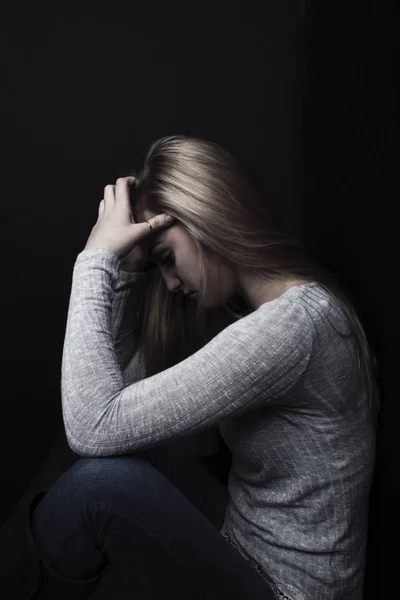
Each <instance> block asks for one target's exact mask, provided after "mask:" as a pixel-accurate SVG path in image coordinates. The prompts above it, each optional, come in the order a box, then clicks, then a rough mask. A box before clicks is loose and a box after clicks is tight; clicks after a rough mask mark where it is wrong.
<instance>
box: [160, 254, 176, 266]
mask: <svg viewBox="0 0 400 600" xmlns="http://www.w3.org/2000/svg"><path fill="white" fill-rule="evenodd" d="M161 262H162V264H163V265H169V266H172V265H173V264H174V255H173V253H172V252H171V251H168V252H166V254H164V255H163V256H162V260H161Z"/></svg>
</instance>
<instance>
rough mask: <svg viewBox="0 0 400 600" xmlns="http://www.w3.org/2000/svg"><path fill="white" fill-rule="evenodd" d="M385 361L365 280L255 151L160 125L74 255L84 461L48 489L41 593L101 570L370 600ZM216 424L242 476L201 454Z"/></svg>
mask: <svg viewBox="0 0 400 600" xmlns="http://www.w3.org/2000/svg"><path fill="white" fill-rule="evenodd" d="M165 214H168V215H171V216H172V217H174V221H173V222H172V223H166V222H164V221H163V217H164V215H165ZM375 366H376V363H375V359H374V354H373V351H372V349H371V345H370V344H369V343H368V340H367V337H366V334H365V331H364V329H363V326H362V324H361V322H360V319H359V317H358V316H357V312H356V309H355V308H354V305H353V302H352V301H351V300H350V298H349V294H348V293H347V292H345V291H344V289H343V288H342V286H340V284H339V283H338V282H337V281H336V279H335V278H334V276H333V275H332V274H331V273H328V272H327V270H325V269H324V268H323V267H322V266H321V265H318V264H317V263H316V262H315V260H314V259H313V258H312V257H311V256H310V255H309V254H308V253H307V252H306V250H305V249H304V247H303V246H302V245H301V244H300V243H298V242H297V241H295V240H294V239H292V237H291V236H289V235H288V234H287V233H284V232H283V231H282V229H281V227H279V226H278V225H277V223H276V219H275V218H274V216H273V214H272V211H271V209H270V208H269V207H268V205H267V203H266V201H265V199H264V198H263V197H262V196H261V195H260V194H259V193H258V192H257V191H256V190H255V189H254V186H252V185H251V184H250V182H249V179H248V178H247V177H246V176H245V175H244V174H243V172H242V170H241V168H240V167H239V165H238V163H237V161H236V160H235V159H234V158H233V157H232V156H231V155H230V154H229V153H228V152H227V151H226V150H225V149H223V148H221V147H220V146H218V145H217V144H214V143H211V142H209V141H206V140H202V139H199V138H194V137H190V136H184V135H176V136H168V137H164V138H161V139H159V140H157V141H155V142H154V143H153V144H152V145H151V146H150V148H149V149H148V150H147V152H146V153H145V154H144V155H143V157H142V159H141V162H140V165H139V167H138V168H137V169H136V170H135V171H133V172H132V173H131V174H130V177H128V178H121V179H118V181H117V182H116V185H115V186H112V185H108V186H106V188H105V194H104V200H103V201H102V202H101V203H100V207H99V218H98V221H97V223H96V225H95V227H94V228H93V229H92V232H91V235H90V237H89V239H88V243H87V245H86V247H85V249H84V250H83V251H82V252H81V253H80V254H79V255H78V257H77V260H76V263H75V266H74V272H73V279H72V291H71V299H70V306H69V312H68V321H67V328H66V334H65V343H64V352H63V361H62V408H63V419H64V424H65V431H66V436H67V439H68V443H69V445H70V447H71V448H72V450H74V451H75V452H76V453H77V454H78V455H79V456H80V457H81V458H80V459H78V460H77V462H75V463H74V464H73V466H72V467H70V468H69V469H68V470H67V471H66V472H65V473H64V474H63V475H62V477H61V478H60V479H59V480H58V481H57V482H56V483H55V484H54V486H53V487H52V488H51V489H50V490H48V491H47V493H42V494H40V495H39V496H37V497H35V498H34V500H33V502H32V505H31V510H30V514H29V523H30V529H29V535H30V541H31V544H32V547H33V548H34V549H35V552H36V553H37V555H38V556H39V558H40V564H41V568H42V580H41V583H40V585H38V588H37V591H36V594H35V595H34V596H32V597H33V598H35V599H36V600H37V599H43V598H48V597H63V598H67V597H68V598H69V597H71V598H74V599H77V598H88V597H89V596H90V594H91V593H92V592H93V591H94V589H95V588H96V586H97V585H98V583H99V581H100V579H102V583H103V582H105V583H104V585H106V583H107V582H109V583H110V585H117V586H118V585H119V586H120V587H121V589H122V587H123V588H124V589H125V590H126V594H127V596H126V597H129V598H133V597H135V598H141V599H143V598H146V599H147V598H149V599H150V598H174V599H180V598H185V600H186V599H188V598H190V599H197V598H199V599H200V598H204V599H205V598H209V599H215V600H217V599H218V600H220V599H226V600H227V599H240V600H243V599H244V598H246V600H252V599H261V598H263V599H264V600H266V599H272V598H279V599H286V600H349V598H352V599H353V600H357V599H361V598H362V588H363V578H364V565H365V551H366V540H367V519H368V500H369V491H370V485H371V479H372V473H373V467H374V456H375V417H376V409H377V404H378V389H377V385H376V377H375ZM218 435H221V436H222V438H223V440H224V442H225V444H226V445H227V447H228V448H229V450H230V452H231V454H232V464H231V468H230V472H229V480H228V484H227V486H226V485H225V484H224V482H222V481H220V480H219V479H217V477H216V476H214V475H213V474H212V473H211V471H209V470H208V468H207V466H206V465H205V462H204V461H203V460H202V455H209V454H212V453H213V452H214V451H215V450H216V449H217V446H215V445H214V446H213V436H217V437H216V439H217V442H218ZM51 594H53V595H51ZM62 594H64V595H62ZM68 594H70V595H68ZM118 597H119V596H118Z"/></svg>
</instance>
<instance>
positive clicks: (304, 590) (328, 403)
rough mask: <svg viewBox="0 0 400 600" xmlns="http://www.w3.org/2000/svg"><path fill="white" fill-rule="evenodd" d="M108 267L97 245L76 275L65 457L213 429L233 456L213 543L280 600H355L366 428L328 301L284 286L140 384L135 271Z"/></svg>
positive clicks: (313, 289)
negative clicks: (220, 539)
mask: <svg viewBox="0 0 400 600" xmlns="http://www.w3.org/2000/svg"><path fill="white" fill-rule="evenodd" d="M119 266H120V261H119V259H118V257H117V256H116V255H115V254H113V253H111V252H109V251H108V250H105V249H88V250H84V251H82V252H81V253H80V254H79V255H78V257H77V259H76V263H75V266H74V271H73V276H72V289H71V297H70V303H69V310H68V318H67V325H66V332H65V341H64V349H63V358H62V381H61V388H62V390H61V391H62V410H63V420H64V425H65V431H66V436H67V439H68V443H69V446H70V447H71V449H72V450H73V451H74V452H76V453H77V454H79V455H81V456H85V457H97V456H119V455H123V454H129V453H135V452H138V451H143V450H146V449H149V448H151V447H154V446H157V445H160V444H162V443H167V442H168V443H169V442H172V443H173V442H174V441H179V440H180V439H190V438H191V436H194V437H193V439H195V437H196V435H198V434H201V433H202V432H212V431H213V429H214V430H215V429H217V430H218V429H219V432H220V434H221V435H222V437H223V439H224V441H225V443H226V444H227V446H228V448H229V449H230V451H231V453H232V466H231V470H230V474H229V481H228V490H229V503H228V507H227V511H226V517H225V523H224V525H223V527H222V529H221V534H222V535H224V537H225V538H226V539H228V541H229V542H230V543H231V544H232V545H233V546H234V547H236V548H237V549H238V551H239V552H240V553H241V554H242V555H243V557H244V558H245V559H246V560H248V561H249V562H250V563H251V564H252V565H253V566H254V567H255V568H257V570H258V571H259V572H260V573H261V575H262V576H264V577H265V578H266V580H267V581H268V582H269V583H270V585H271V586H272V587H273V589H274V591H275V594H276V597H277V598H280V599H285V598H289V599H290V600H350V599H351V600H358V599H361V598H362V584H363V577H364V566H365V550H366V539H367V516H368V499H369V491H370V485H371V479H372V472H373V466H374V456H375V429H374V424H373V419H372V417H371V416H370V413H369V410H368V407H367V402H366V396H365V392H364V391H360V392H359V393H358V394H357V393H356V387H355V384H356V355H355V346H354V339H353V336H352V335H351V329H350V324H349V322H348V320H347V317H346V315H345V314H344V313H343V312H342V310H341V309H340V307H339V306H338V305H337V303H336V302H335V299H334V298H333V296H331V295H330V294H328V293H327V292H326V291H325V290H324V289H323V288H322V287H321V286H320V285H319V284H317V283H307V284H303V285H298V286H295V287H292V288H290V289H288V290H287V291H286V292H285V293H284V294H282V295H281V296H280V297H279V298H277V299H275V300H272V301H270V302H266V303H264V304H262V305H261V306H260V307H259V308H258V309H257V310H255V311H253V312H251V313H250V314H249V315H247V316H245V317H243V318H241V319H239V320H238V321H236V322H234V323H233V324H232V325H229V326H228V327H226V328H225V329H224V330H223V331H221V332H220V333H219V334H218V335H216V336H215V337H214V338H213V339H212V340H211V341H210V342H209V343H208V344H206V345H205V346H204V347H203V348H201V349H200V350H199V351H197V352H196V353H195V354H193V355H192V356H190V357H189V358H187V359H185V360H183V361H182V362H180V363H179V364H177V365H175V366H173V367H171V368H169V369H167V370H165V371H163V372H162V373H159V374H157V375H154V376H152V377H148V378H144V374H143V373H144V371H143V361H142V360H141V351H140V345H139V344H138V343H136V340H135V335H136V334H135V331H136V330H135V325H136V321H135V317H136V308H135V307H137V304H136V303H137V301H138V299H139V298H140V292H141V283H142V282H143V280H144V278H145V277H146V273H127V272H124V271H121V270H120V269H119ZM188 436H189V437H188Z"/></svg>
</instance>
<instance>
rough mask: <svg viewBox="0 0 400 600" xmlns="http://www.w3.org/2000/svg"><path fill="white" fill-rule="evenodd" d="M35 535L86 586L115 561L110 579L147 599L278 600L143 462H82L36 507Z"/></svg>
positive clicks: (60, 568) (59, 566)
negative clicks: (125, 585) (129, 586)
mask: <svg viewBox="0 0 400 600" xmlns="http://www.w3.org/2000/svg"><path fill="white" fill-rule="evenodd" d="M32 531H33V535H34V538H35V541H36V543H37V544H38V546H39V548H40V549H41V551H42V555H43V556H44V557H45V559H46V560H47V561H48V562H49V564H50V566H51V568H52V569H53V570H54V571H55V572H57V573H58V574H60V575H61V576H63V577H68V578H71V579H74V580H86V579H89V578H90V577H93V576H94V575H95V574H96V573H98V572H100V571H101V570H102V569H103V568H104V565H105V564H107V563H108V565H109V579H110V580H113V581H115V582H116V583H119V582H123V583H125V584H129V585H131V586H132V593H133V594H134V595H137V597H140V598H149V599H151V598H158V597H159V596H160V595H161V596H162V597H163V598H169V597H170V598H174V599H175V600H178V599H179V598H185V600H186V599H187V598H188V597H190V598H192V599H193V600H196V599H203V598H204V599H206V598H208V599H215V600H217V599H218V600H228V599H229V600H235V599H238V600H239V599H240V600H242V599H243V598H246V599H247V600H253V599H254V600H258V599H261V598H262V599H263V600H269V599H271V600H272V599H273V597H274V596H273V594H272V592H271V590H270V588H269V587H268V585H267V583H266V582H265V581H264V579H263V578H262V577H261V575H259V574H258V573H257V571H256V570H255V569H254V568H253V567H252V566H251V565H250V564H249V563H247V561H246V560H245V559H244V558H243V557H242V556H241V555H240V553H239V552H238V551H237V550H235V549H234V548H232V546H230V544H229V543H228V542H227V541H226V540H225V539H224V538H223V537H222V535H221V534H220V533H219V530H218V528H217V527H215V526H214V525H213V524H212V522H210V520H209V519H208V518H207V517H206V516H205V515H204V514H202V512H201V511H200V510H198V509H197V508H196V507H195V506H194V505H193V503H192V502H191V501H189V500H188V498H187V497H186V496H185V495H184V494H183V493H182V492H181V491H179V489H178V488H177V487H175V485H173V483H172V482H171V481H170V480H169V479H167V478H166V477H165V476H164V475H163V474H162V473H161V472H160V471H159V470H158V469H156V468H155V467H154V466H153V465H152V464H151V463H150V462H148V461H146V460H144V458H141V457H138V456H122V457H110V458H95V459H81V460H78V462H76V463H75V464H74V465H73V466H72V467H70V469H68V471H67V472H66V473H64V474H63V475H62V476H61V478H60V479H59V480H58V481H57V482H56V484H55V485H54V486H53V487H52V488H51V489H50V490H49V491H48V493H47V494H46V496H45V497H44V498H43V499H42V501H41V502H40V504H39V505H38V507H37V508H36V510H35V513H34V515H33V519H32ZM139 591H140V593H139ZM169 594H170V595H169Z"/></svg>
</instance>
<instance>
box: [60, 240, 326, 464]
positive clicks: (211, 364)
mask: <svg viewBox="0 0 400 600" xmlns="http://www.w3.org/2000/svg"><path fill="white" fill-rule="evenodd" d="M119 264H120V261H119V258H118V257H117V256H116V255H115V254H113V253H111V252H109V251H108V250H106V249H88V250H84V251H83V252H81V253H80V254H79V255H78V257H77V260H76V262H75V266H74V271H73V276H72V289H71V296H70V303H69V308H68V317H67V326H66V332H65V340H64V349H63V357H62V380H61V392H62V393H61V397H62V411H63V420H64V426H65V431H66V436H67V440H68V443H69V445H70V447H71V449H72V450H74V451H75V452H76V453H77V454H79V455H81V456H88V457H96V456H113V455H121V454H125V453H129V452H133V451H138V450H144V449H146V448H151V447H153V446H156V445H158V444H162V443H165V442H168V441H176V440H179V439H180V438H183V437H185V436H188V435H192V434H197V433H200V432H202V431H207V430H209V429H210V428H213V427H215V426H217V425H218V424H219V423H221V422H223V421H224V420H226V419H230V418H232V417H236V416H239V415H241V414H243V413H244V412H246V411H249V410H252V409H255V408H257V407H260V406H263V405H266V404H267V403H268V402H270V401H271V400H272V399H274V398H278V397H279V396H282V395H283V394H284V393H285V392H286V391H287V390H289V389H290V388H291V387H292V386H294V385H295V384H296V383H297V381H298V380H299V378H300V377H301V376H302V374H303V373H304V371H305V369H306V368H307V365H308V363H309V360H310V356H311V351H312V343H313V331H314V329H313V327H312V323H311V322H310V318H309V316H308V314H307V311H306V310H305V308H304V307H303V306H302V305H301V304H299V303H296V302H290V301H287V300H285V299H283V298H282V299H280V298H278V299H277V300H276V301H273V302H268V303H265V304H263V305H262V306H261V307H260V308H259V309H258V310H256V311H253V312H252V313H251V314H250V315H248V316H247V317H244V318H242V319H240V320H239V321H237V322H235V323H233V324H232V325H229V326H228V327H226V328H225V329H224V330H223V331H221V332H220V333H219V334H218V335H216V336H215V337H214V338H213V339H212V340H211V341H210V342H209V343H208V344H206V345H205V346H203V347H202V348H201V349H200V350H198V351H197V352H195V353H194V354H193V355H191V356H189V357H188V358H186V359H185V360H183V361H181V362H180V363H179V364H177V365H174V366H173V367H171V368H169V369H166V370H165V371H163V372H161V373H158V374H156V375H153V376H151V377H148V378H146V379H141V380H140V381H135V382H134V383H131V384H126V382H125V381H124V377H123V373H122V370H121V362H120V361H119V359H118V353H117V352H116V349H115V343H114V342H115V331H117V330H118V331H121V329H120V327H121V322H120V324H119V325H118V324H117V321H116V322H115V323H114V325H113V326H112V324H111V317H112V314H113V313H112V307H113V300H114V297H115V289H116V286H117V282H118V277H119V275H118V272H119ZM114 314H116V313H114ZM131 331H134V329H132V330H131ZM132 344H134V341H133V342H132ZM124 360H125V359H124Z"/></svg>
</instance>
